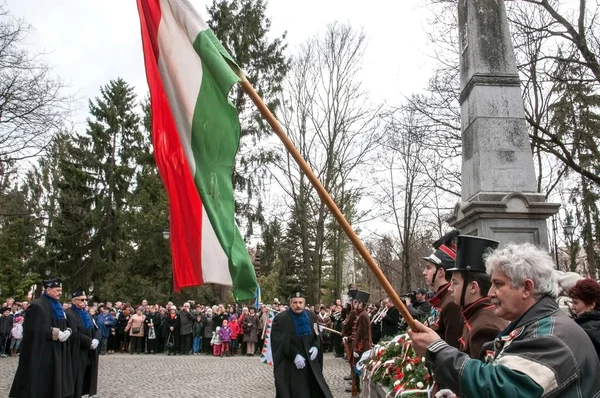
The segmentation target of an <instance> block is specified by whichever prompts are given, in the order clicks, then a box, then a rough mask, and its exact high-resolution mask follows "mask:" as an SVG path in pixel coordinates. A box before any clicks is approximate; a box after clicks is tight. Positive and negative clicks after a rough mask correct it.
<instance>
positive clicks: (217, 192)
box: [137, 0, 257, 300]
mask: <svg viewBox="0 0 600 398" xmlns="http://www.w3.org/2000/svg"><path fill="white" fill-rule="evenodd" d="M137 5H138V12H139V15H140V22H141V30H142V43H143V48H144V61H145V65H146V77H147V80H148V86H149V88H150V99H151V109H152V141H153V145H154V156H155V159H156V163H157V165H158V170H159V172H160V175H161V178H162V180H163V183H164V185H165V188H166V190H167V193H168V196H169V207H170V233H171V250H172V257H173V276H174V278H173V281H174V287H175V290H177V291H179V290H180V289H181V288H183V287H190V286H198V285H202V284H204V283H216V284H221V285H227V286H233V293H234V295H235V297H236V298H237V299H238V300H248V299H252V298H253V297H254V294H255V291H256V287H257V285H256V275H255V274H254V267H253V266H252V263H251V261H250V257H249V255H248V251H247V249H246V245H245V243H244V241H243V239H242V236H241V234H240V232H239V230H238V228H237V225H236V223H235V215H234V211H235V208H234V198H233V187H232V182H231V174H232V170H233V164H234V157H235V154H236V152H237V150H238V145H239V138H240V124H239V120H238V116H237V112H236V109H235V108H234V106H233V105H232V104H231V103H230V102H229V101H228V100H227V94H228V92H229V90H230V89H231V87H232V86H233V85H234V84H235V83H236V82H238V80H239V78H238V77H237V76H236V74H235V73H234V72H233V71H232V69H231V68H230V67H229V65H228V63H227V61H229V62H232V63H234V61H233V60H232V59H231V56H230V55H229V54H228V53H227V51H226V50H225V49H224V48H223V46H222V45H221V43H220V42H219V41H218V40H217V39H216V37H215V36H214V34H213V32H212V31H211V30H210V29H209V28H208V25H207V24H206V23H205V22H204V20H203V19H202V17H201V16H200V15H199V14H198V12H197V11H196V10H195V9H194V7H193V6H192V5H191V3H190V1H189V0H138V2H137Z"/></svg>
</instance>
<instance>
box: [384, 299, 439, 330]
mask: <svg viewBox="0 0 600 398" xmlns="http://www.w3.org/2000/svg"><path fill="white" fill-rule="evenodd" d="M428 304H429V303H428ZM430 308H431V306H430ZM399 323H400V311H398V308H396V307H389V308H388V310H387V312H386V314H385V316H384V317H383V318H381V336H382V337H395V336H396V335H397V334H398V324H399Z"/></svg>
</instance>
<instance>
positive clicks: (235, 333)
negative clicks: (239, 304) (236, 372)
mask: <svg viewBox="0 0 600 398" xmlns="http://www.w3.org/2000/svg"><path fill="white" fill-rule="evenodd" d="M229 328H230V329H231V349H230V351H231V355H235V349H236V348H237V342H238V341H237V340H238V337H239V335H240V324H239V323H238V321H237V315H235V314H233V315H231V318H229Z"/></svg>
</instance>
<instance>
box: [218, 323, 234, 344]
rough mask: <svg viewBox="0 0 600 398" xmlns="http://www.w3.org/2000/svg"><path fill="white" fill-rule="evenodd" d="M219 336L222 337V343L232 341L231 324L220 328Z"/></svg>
mask: <svg viewBox="0 0 600 398" xmlns="http://www.w3.org/2000/svg"><path fill="white" fill-rule="evenodd" d="M219 337H220V338H221V343H229V342H231V328H230V327H229V326H223V327H221V330H219Z"/></svg>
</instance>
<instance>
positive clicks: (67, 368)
mask: <svg viewBox="0 0 600 398" xmlns="http://www.w3.org/2000/svg"><path fill="white" fill-rule="evenodd" d="M25 314H26V315H25V323H24V324H23V342H22V344H21V355H20V356H19V366H18V367H17V373H16V374H15V379H14V381H13V384H12V388H11V390H10V394H9V397H12V398H64V397H68V396H70V395H72V394H73V375H72V368H71V350H70V346H69V342H68V341H66V342H64V343H61V342H59V341H58V340H57V341H54V340H53V339H52V328H58V329H60V330H61V331H64V330H66V329H67V319H66V318H65V319H61V320H58V319H55V318H54V316H53V315H52V307H51V305H50V301H49V300H48V299H46V298H44V297H41V298H39V299H37V300H34V301H32V302H31V303H30V304H29V307H27V310H25Z"/></svg>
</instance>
